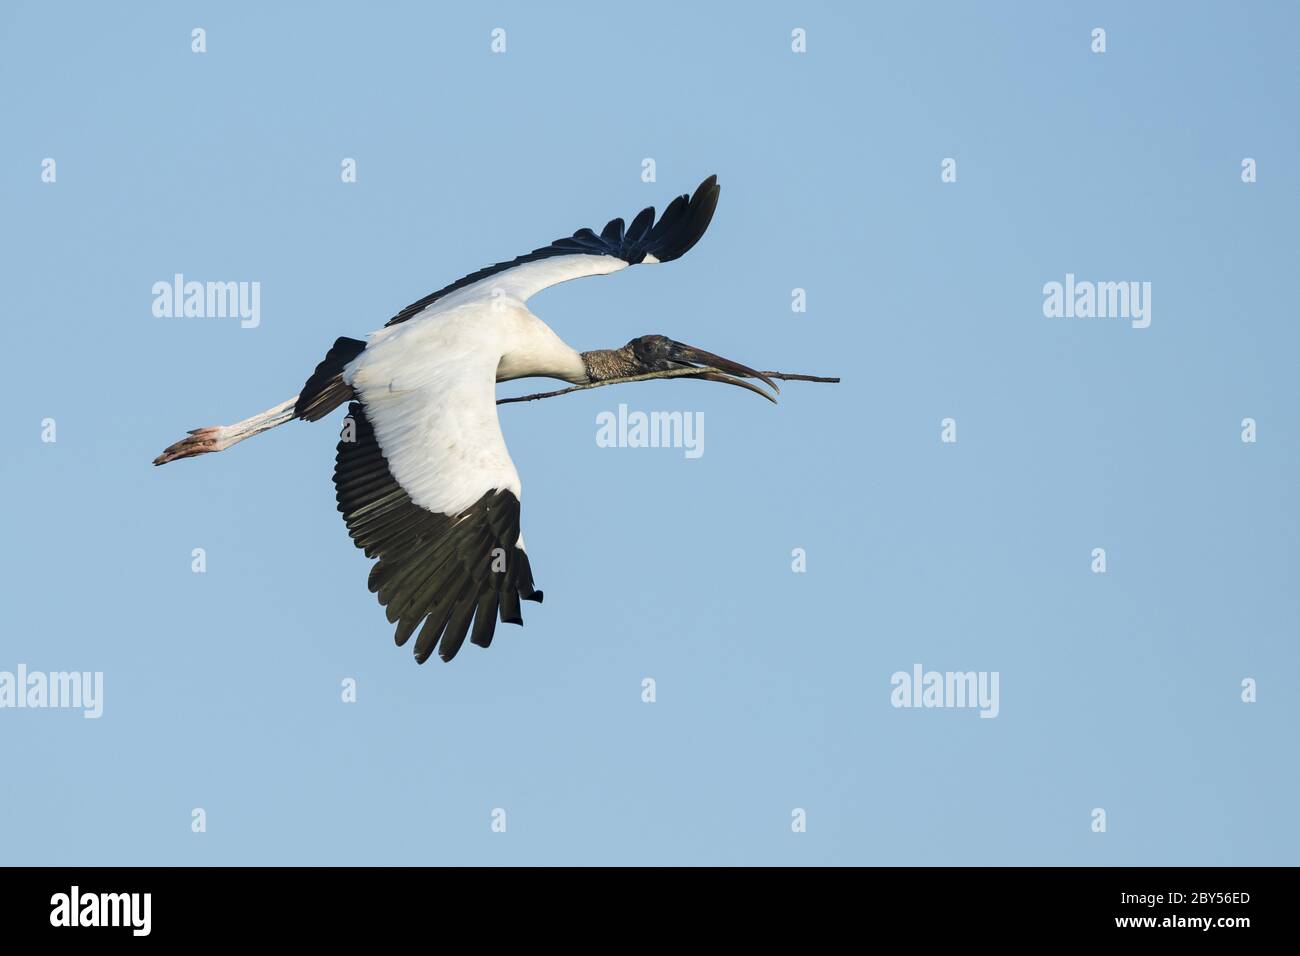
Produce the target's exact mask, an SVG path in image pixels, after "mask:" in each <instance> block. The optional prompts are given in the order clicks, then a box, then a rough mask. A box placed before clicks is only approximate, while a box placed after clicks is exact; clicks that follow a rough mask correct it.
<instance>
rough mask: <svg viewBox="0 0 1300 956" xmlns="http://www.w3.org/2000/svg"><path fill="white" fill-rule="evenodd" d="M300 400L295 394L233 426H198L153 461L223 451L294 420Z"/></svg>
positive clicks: (162, 461) (160, 462)
mask: <svg viewBox="0 0 1300 956" xmlns="http://www.w3.org/2000/svg"><path fill="white" fill-rule="evenodd" d="M297 402H298V396H297V395H295V396H294V397H293V398H291V399H288V400H287V401H283V402H281V403H280V404H279V405H277V406H275V408H268V409H267V410H266V411H264V412H259V413H258V414H256V415H254V416H253V417H252V418H245V419H244V420H243V421H242V422H235V424H233V425H212V426H210V427H208V428H195V429H193V430H192V431H191V432H190V433H189V434H188V435H186V436H185V437H184V438H182V439H181V440H180V441H178V442H174V443H173V444H171V445H168V446H167V449H166V450H165V451H164V452H163V453H162V454H161V455H159V456H158V457H157V458H155V459H154V460H153V463H154V464H155V465H165V464H167V462H169V461H176V460H177V459H180V458H193V457H194V456H195V455H206V454H208V453H209V452H214V451H224V450H225V449H227V448H229V447H230V446H231V445H237V444H238V443H239V442H241V441H243V440H244V439H245V438H252V437H253V436H254V435H260V434H261V433H262V432H264V431H268V430H269V429H272V428H274V427H275V426H277V425H283V424H284V423H285V422H287V421H292V420H293V408H294V405H295V404H297Z"/></svg>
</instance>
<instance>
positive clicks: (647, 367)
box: [582, 335, 781, 402]
mask: <svg viewBox="0 0 1300 956" xmlns="http://www.w3.org/2000/svg"><path fill="white" fill-rule="evenodd" d="M582 361H583V364H584V365H585V366H586V369H587V375H588V376H589V377H590V379H591V381H593V382H604V381H610V380H613V379H620V378H632V377H634V376H638V375H652V374H654V373H656V372H672V371H676V370H678V369H690V368H699V369H708V370H709V371H704V372H699V373H697V374H694V375H684V376H682V377H683V378H699V379H704V380H705V381H709V382H724V383H726V384H727V385H738V386H740V387H741V388H747V389H749V390H750V391H751V392H755V393H757V394H759V395H762V396H763V397H764V398H766V399H767V400H768V401H772V402H775V401H776V399H775V398H773V397H772V396H771V395H769V394H768V393H767V392H765V391H763V390H762V389H761V388H758V387H757V386H755V385H751V384H750V383H749V382H746V381H744V379H747V378H756V379H759V380H760V381H763V382H765V383H767V385H768V386H769V387H770V388H771V389H772V391H773V392H780V391H781V390H780V389H779V388H778V387H777V385H776V383H775V382H773V381H772V380H771V379H770V378H768V377H767V376H766V375H764V374H763V373H762V372H756V371H754V370H753V369H752V368H750V367H749V366H747V365H741V364H740V363H739V362H733V361H731V360H730V359H724V358H723V357H722V356H720V355H714V354H713V353H712V352H706V351H704V350H703V349H697V348H695V347H694V346H693V345H683V344H682V343H681V342H675V341H673V340H672V339H670V338H668V336H666V335H641V336H638V337H637V338H634V339H633V340H632V341H630V342H628V343H627V345H624V346H623V347H622V348H621V349H600V350H598V351H595V352H583V353H582Z"/></svg>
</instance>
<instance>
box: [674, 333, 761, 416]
mask: <svg viewBox="0 0 1300 956" xmlns="http://www.w3.org/2000/svg"><path fill="white" fill-rule="evenodd" d="M668 357H669V359H670V360H671V361H673V362H676V363H678V364H680V365H685V366H703V367H706V368H712V369H717V371H716V372H703V373H701V374H700V375H691V376H689V377H690V378H702V379H704V380H705V381H707V382H723V383H725V384H727V385H738V386H739V387H741V388H747V389H749V390H750V391H751V392H753V393H754V394H755V395H762V396H763V397H764V398H766V399H767V400H768V401H769V402H772V403H773V404H775V403H776V398H775V397H774V396H772V395H769V394H768V393H767V392H765V391H763V390H762V389H761V388H759V387H758V386H756V385H752V384H750V383H749V382H746V381H745V379H747V378H756V379H759V380H760V381H762V382H764V383H766V384H767V386H768V387H769V388H771V389H772V391H773V392H775V393H776V394H777V395H780V394H781V389H780V387H779V386H778V385H777V384H776V382H774V381H772V380H771V379H770V378H768V377H767V376H766V375H764V374H763V373H762V372H756V371H754V370H753V369H752V368H750V367H749V366H748V365H741V364H740V363H739V362H733V361H731V359H724V358H723V357H722V356H721V355H714V354H713V353H712V352H706V351H704V349H697V348H696V347H695V346H693V345H683V344H682V343H681V342H674V343H673V344H672V348H671V349H670V350H669V353H668Z"/></svg>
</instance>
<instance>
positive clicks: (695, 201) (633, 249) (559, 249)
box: [386, 176, 722, 326]
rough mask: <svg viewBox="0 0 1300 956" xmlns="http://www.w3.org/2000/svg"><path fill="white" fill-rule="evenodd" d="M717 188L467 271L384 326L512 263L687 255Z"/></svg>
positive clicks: (710, 184) (711, 185)
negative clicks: (582, 256) (584, 256)
mask: <svg viewBox="0 0 1300 956" xmlns="http://www.w3.org/2000/svg"><path fill="white" fill-rule="evenodd" d="M721 191H722V187H721V186H719V185H718V177H717V176H710V177H709V178H708V179H706V180H704V182H702V183H700V185H699V187H698V188H696V190H695V193H694V195H691V196H687V195H685V194H683V195H681V196H678V197H677V198H676V199H674V200H673V201H672V202H670V203H669V204H668V208H667V209H665V210H664V214H663V215H662V216H660V217H659V221H658V222H657V223H654V214H655V210H654V207H653V206H649V207H647V208H645V209H643V210H641V212H639V213H637V216H636V218H635V219H633V220H632V225H631V226H629V227H628V228H627V229H626V230H625V229H624V228H623V220H622V219H613V220H611V221H610V222H609V223H608V224H607V225H606V226H605V228H604V230H603V231H602V232H601V234H600V235H596V233H595V232H593V231H592V230H590V229H586V228H584V229H579V230H578V231H577V232H575V233H574V234H573V235H572V236H565V237H564V238H563V239H556V240H555V241H554V242H552V243H551V244H550V245H548V246H542V247H541V248H540V249H534V250H533V251H532V252H529V253H527V254H525V255H522V256H520V257H519V258H517V259H511V260H510V261H509V262H498V263H496V264H494V265H490V266H487V267H486V268H483V269H480V270H478V272H471V273H470V274H469V275H467V276H463V277H462V278H460V279H457V280H456V281H455V282H453V283H452V284H451V285H448V286H444V287H443V288H441V289H439V290H438V291H437V292H433V293H430V294H429V295H426V296H425V297H424V298H423V299H420V300H419V301H418V302H412V303H411V304H410V305H408V306H407V307H406V308H404V309H403V310H402V311H401V312H398V313H397V314H396V315H395V316H393V317H392V318H391V319H389V320H388V322H387V323H386V326H387V325H397V324H398V323H399V322H405V321H406V320H407V319H409V318H412V317H413V316H416V315H418V314H419V313H421V312H423V311H424V310H425V309H427V308H428V307H429V306H430V305H432V304H433V303H434V302H437V301H438V300H439V299H441V298H442V297H443V296H445V295H449V294H450V293H452V292H455V291H456V290H457V289H463V288H465V286H467V285H472V284H474V283H475V282H479V281H480V280H482V279H486V278H487V277H488V276H491V275H496V274H497V273H499V272H505V271H506V270H507V269H513V268H514V267H515V266H521V265H524V264H525V263H528V262H537V261H538V260H541V259H550V258H553V257H555V256H571V255H574V254H575V253H587V254H590V255H603V256H615V257H617V258H619V259H622V260H624V261H625V262H627V263H629V264H631V265H636V264H637V263H639V262H644V261H645V257H646V256H648V255H650V256H654V257H655V258H656V259H657V260H658V261H660V262H671V261H672V260H674V259H677V258H680V257H681V256H683V255H685V254H686V253H687V252H688V251H690V249H691V247H692V246H694V245H695V244H696V243H697V242H699V241H700V237H701V236H703V235H704V231H705V230H706V229H708V228H709V223H710V222H711V221H712V219H713V212H714V210H715V209H717V208H718V196H719V195H720V193H721ZM652 223H654V224H653V226H652V225H651V224H652Z"/></svg>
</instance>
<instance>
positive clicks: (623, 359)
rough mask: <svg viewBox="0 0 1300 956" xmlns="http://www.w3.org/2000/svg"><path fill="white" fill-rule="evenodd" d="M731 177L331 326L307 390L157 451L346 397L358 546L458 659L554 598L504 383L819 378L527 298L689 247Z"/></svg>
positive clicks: (162, 460) (181, 450)
mask: <svg viewBox="0 0 1300 956" xmlns="http://www.w3.org/2000/svg"><path fill="white" fill-rule="evenodd" d="M720 189H721V187H720V186H719V185H718V181H717V177H716V176H710V177H709V178H708V179H706V180H704V182H702V183H701V184H700V185H699V188H697V189H696V190H695V192H694V194H693V195H690V196H686V195H681V196H678V197H677V198H676V199H674V200H673V201H672V202H670V203H669V204H668V206H667V207H666V208H665V209H664V211H663V214H662V215H660V216H659V218H658V219H657V220H656V218H655V210H654V208H653V207H649V208H646V209H643V210H642V211H641V212H639V213H638V214H637V215H636V216H635V217H634V218H633V219H632V222H631V223H630V224H628V225H627V226H626V227H625V226H624V224H623V220H622V219H614V220H612V221H611V222H610V223H609V224H608V225H606V226H605V228H604V229H602V230H601V231H600V233H599V234H597V233H595V232H593V231H592V230H591V229H579V230H578V231H577V232H575V233H574V234H573V235H572V236H568V237H565V238H563V239H557V240H555V241H554V242H552V243H551V244H550V245H546V246H542V247H541V248H539V249H534V250H533V251H532V252H529V253H527V254H526V255H522V256H519V257H518V258H517V259H512V260H510V261H508V262H498V263H497V264H496V265H491V266H488V267H487V268H485V269H480V270H479V271H478V272H475V273H472V274H470V275H467V276H465V277H464V278H461V279H457V280H456V281H455V282H453V283H451V285H448V286H445V287H444V288H442V289H439V290H438V291H437V292H434V293H432V294H430V295H427V296H425V297H424V298H423V299H420V300H419V301H418V302H413V303H411V304H410V305H408V306H407V307H406V308H404V309H402V310H401V311H400V312H398V313H397V314H396V315H395V316H393V318H391V319H390V320H389V321H388V323H387V324H386V325H385V326H384V327H383V328H382V329H380V330H378V331H377V332H373V333H371V334H370V335H369V337H368V338H367V339H366V340H365V341H362V340H360V339H353V338H339V339H338V340H336V341H335V342H334V345H333V347H332V348H331V349H330V350H329V352H328V353H327V354H326V355H325V358H324V359H323V360H322V361H321V362H320V364H319V365H317V366H316V370H315V372H313V373H312V375H311V377H310V378H308V379H307V383H306V384H305V385H304V386H303V388H302V391H301V392H300V393H299V394H298V395H295V396H294V397H293V398H291V399H289V400H287V401H285V402H282V403H281V404H280V405H277V406H276V407H275V408H272V409H269V410H267V411H265V412H262V413H261V414H259V415H255V416H253V417H252V418H249V419H246V420H244V421H242V422H239V423H237V424H234V425H224V426H220V425H219V426H214V427H211V428H199V429H195V430H194V431H191V432H190V433H189V435H188V436H187V437H185V438H183V439H181V440H180V441H178V442H176V443H175V444H173V445H171V446H170V447H168V448H167V449H166V450H165V451H164V452H163V453H162V454H161V455H159V456H158V457H157V458H156V459H154V464H155V465H162V464H166V463H167V462H170V461H175V460H177V459H180V458H189V457H193V456H195V455H202V454H206V453H210V452H216V451H222V450H223V449H226V448H229V447H230V446H231V445H234V444H236V443H238V442H241V441H243V440H245V439H246V438H251V437H252V436H253V435H257V434H260V433H262V432H264V431H267V430H268V429H271V428H274V427H276V426H278V425H282V424H284V423H285V422H288V421H291V420H293V419H302V420H304V421H309V422H314V421H318V420H320V419H321V418H324V417H325V416H326V415H328V414H329V413H330V412H332V411H334V410H335V409H336V408H338V407H339V406H340V405H342V404H344V403H345V402H347V403H350V404H349V406H348V414H347V417H346V418H345V419H344V428H343V434H342V437H341V439H340V441H339V444H338V450H337V454H336V456H335V466H334V485H335V488H336V491H337V494H336V497H337V500H338V510H339V511H340V512H341V513H342V514H343V519H344V521H345V522H346V524H347V529H348V534H349V535H351V537H352V540H353V542H354V543H355V544H356V546H357V547H358V548H361V549H362V550H363V551H364V552H365V554H366V556H367V557H369V558H374V559H376V562H375V564H374V566H373V567H372V569H371V571H370V582H369V584H370V590H371V591H372V592H375V593H377V594H378V597H379V603H380V604H381V605H383V606H384V608H385V609H386V613H387V616H388V620H389V623H391V624H395V625H396V633H395V635H394V636H395V639H396V642H397V644H398V646H402V645H404V644H406V643H407V641H409V640H410V638H411V637H412V635H416V637H415V648H414V650H415V659H416V661H418V662H419V663H424V661H426V660H427V659H428V658H429V656H430V655H431V654H432V653H433V651H434V649H435V647H436V649H437V651H438V654H439V656H440V657H441V658H442V659H443V660H444V661H450V660H451V659H452V658H453V657H455V656H456V653H457V652H458V651H459V650H460V648H461V646H462V645H463V644H464V642H465V638H466V636H468V637H469V640H470V643H472V644H477V645H479V646H480V647H487V646H488V645H490V644H491V642H492V636H493V634H494V632H495V629H496V622H497V620H498V618H499V619H500V620H501V621H503V622H505V623H509V624H523V615H522V613H521V611H520V601H521V600H523V601H536V602H538V603H540V602H541V600H542V592H541V591H540V590H538V589H537V588H536V587H535V586H534V583H533V572H532V568H531V566H530V565H529V562H528V554H527V552H526V551H525V550H524V538H523V535H522V534H521V533H520V525H519V501H520V482H519V474H518V472H517V471H515V466H514V463H513V462H512V461H511V460H510V454H509V452H508V451H507V450H506V444H505V439H504V437H503V436H502V434H501V425H500V423H499V422H498V420H497V409H496V405H497V404H498V403H497V400H496V383H497V382H505V381H510V380H512V379H518V378H527V377H545V378H553V379H560V380H561V381H564V382H568V383H570V385H571V386H574V387H594V386H596V385H603V384H612V383H616V382H621V381H629V380H631V381H637V380H640V379H641V378H646V377H676V376H678V375H690V376H692V377H697V378H703V379H705V380H708V381H715V382H725V383H727V384H731V385H738V386H741V387H744V388H748V389H750V390H751V391H755V392H758V394H760V395H762V396H764V397H765V398H768V399H770V400H772V401H775V399H774V398H772V396H771V395H770V394H769V393H768V392H766V391H764V390H763V389H762V388H760V387H758V386H756V385H754V384H752V383H750V382H748V381H746V379H756V380H758V381H761V382H763V383H765V384H766V385H768V386H769V387H770V388H771V389H772V390H773V391H779V389H778V388H777V386H776V384H775V382H773V381H772V379H773V378H778V377H779V378H805V379H808V378H811V377H810V376H796V375H784V374H781V373H775V372H770V373H765V372H758V371H755V370H754V369H752V368H749V367H747V366H745V365H741V364H739V363H737V362H732V361H730V360H728V359H724V358H722V357H720V356H718V355H714V354H712V353H711V352H706V351H703V350H702V349H698V348H693V347H692V346H689V345H683V344H682V343H680V342H676V341H673V340H672V339H669V338H667V337H665V336H663V335H643V336H640V337H638V338H634V339H632V340H631V341H630V342H628V343H627V344H626V345H623V346H622V347H620V348H614V349H597V350H594V351H590V352H578V351H576V350H574V349H573V348H571V347H570V346H568V345H567V344H565V343H564V342H563V341H562V340H561V339H560V337H559V336H558V335H556V334H555V333H554V332H553V331H551V329H550V327H549V326H548V325H547V324H546V323H545V322H543V321H542V320H541V319H539V318H538V317H537V316H535V315H533V313H532V312H530V311H529V310H528V307H527V305H526V303H527V302H528V300H529V299H530V298H531V297H532V296H533V295H536V294H537V293H538V292H541V291H542V290H543V289H546V288H549V287H550V286H553V285H556V284H557V283H560V282H567V281H568V280H569V279H577V278H580V277H582V276H597V275H607V274H609V273H611V272H618V271H619V270H621V269H626V268H627V267H628V266H634V265H645V264H654V263H662V262H671V261H672V260H673V259H677V258H679V257H681V256H683V255H685V254H686V253H687V252H688V251H689V250H690V249H691V248H692V247H693V246H694V245H695V244H696V243H697V242H699V240H700V237H701V236H703V235H704V232H705V230H706V229H707V228H708V226H709V222H710V221H711V220H712V219H713V213H714V210H715V209H716V208H717V205H718V195H719V192H720ZM813 380H817V381H837V380H831V379H813ZM550 394H558V393H550ZM533 397H543V396H533ZM506 401H509V400H506ZM417 628H418V629H419V630H418V635H417Z"/></svg>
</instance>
